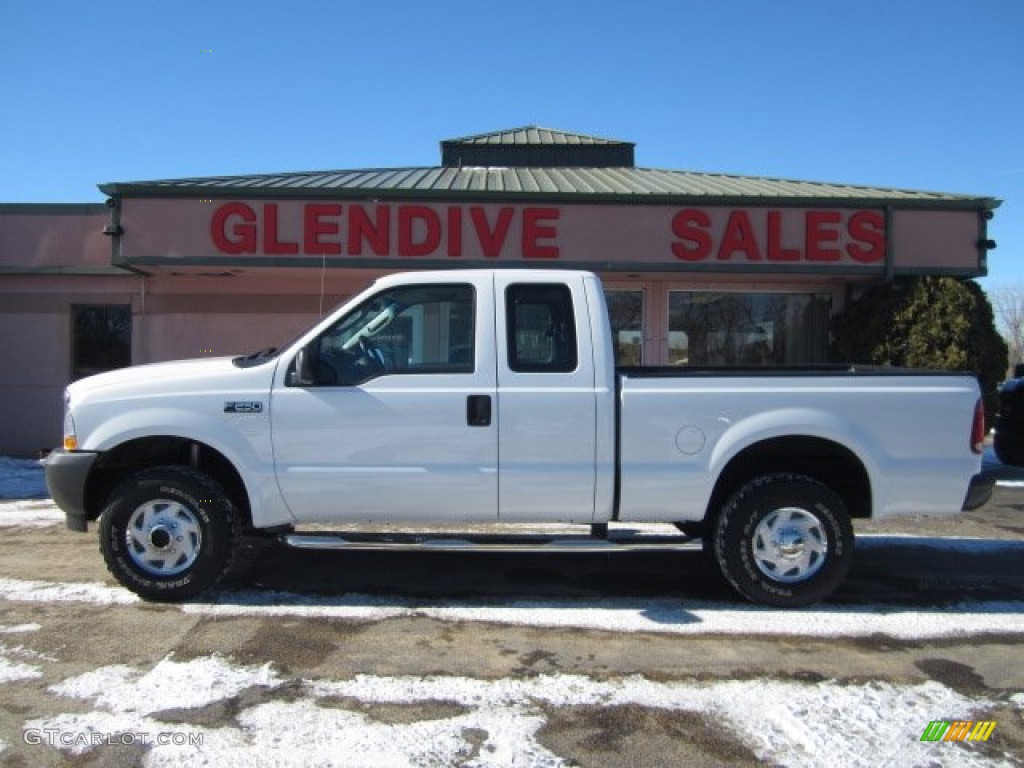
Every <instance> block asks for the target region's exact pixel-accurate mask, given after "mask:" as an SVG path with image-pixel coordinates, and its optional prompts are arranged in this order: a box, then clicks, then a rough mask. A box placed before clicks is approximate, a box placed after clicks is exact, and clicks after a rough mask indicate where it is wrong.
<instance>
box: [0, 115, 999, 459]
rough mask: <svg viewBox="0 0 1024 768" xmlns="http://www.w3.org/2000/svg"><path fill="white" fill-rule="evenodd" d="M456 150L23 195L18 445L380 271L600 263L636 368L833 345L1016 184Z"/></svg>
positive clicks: (952, 246)
mask: <svg viewBox="0 0 1024 768" xmlns="http://www.w3.org/2000/svg"><path fill="white" fill-rule="evenodd" d="M441 150H442V161H441V164H440V165H439V166H434V167H423V168H389V169H371V170H340V171H321V172H311V173H282V174H272V175H259V176H231V177H210V178H194V179H171V180H162V181H144V182H128V183H123V182H118V183H111V184H101V185H100V189H101V190H102V191H103V192H104V193H105V194H106V195H108V200H107V202H106V204H105V205H104V204H82V205H29V204H8V205H0V333H2V334H3V338H4V339H5V355H4V359H5V362H6V364H5V365H4V366H3V367H2V369H0V454H9V455H34V454H35V453H37V452H38V451H40V450H42V449H46V448H50V447H52V446H54V445H56V444H57V442H58V441H59V439H60V434H61V418H62V416H61V412H62V395H61V393H62V390H63V388H64V386H65V385H66V384H67V383H68V382H70V381H72V380H73V379H75V378H78V377H81V376H85V375H88V374H90V373H94V372H97V371H100V370H106V369H109V368H113V367H119V366H122V365H128V364H140V363H148V362H155V361H161V360H169V359H174V358H183V357H199V356H215V355H231V354H239V353H242V352H246V351H252V350H254V349H257V348H261V347H267V346H274V345H277V344H281V343H283V342H285V341H286V340H287V339H289V338H290V337H291V336H292V335H294V334H295V333H297V332H298V331H299V330H301V329H302V328H303V327H305V326H307V325H309V324H310V323H312V322H313V321H314V320H316V319H317V318H318V317H319V316H320V315H321V314H322V313H324V312H327V311H329V310H330V309H331V308H332V307H333V306H335V305H336V304H337V303H338V302H340V301H341V300H343V299H345V298H346V297H348V296H350V295H352V294H353V293H354V292H356V291H357V290H358V289H360V288H361V287H363V286H364V285H366V284H367V283H368V282H369V281H371V280H372V279H373V278H374V277H376V276H378V275H381V274H384V273H386V272H391V271H398V270H410V269H439V268H460V267H480V266H486V267H495V266H496V267H504V266H528V267H562V268H564V267H578V268H581V269H590V270H593V271H595V272H598V273H599V274H600V275H601V276H602V278H603V279H604V281H605V287H606V290H607V298H608V302H609V309H610V311H611V315H612V322H613V329H614V332H615V335H616V338H615V340H616V345H617V353H618V356H619V360H620V362H622V363H624V364H639V363H644V364H654V365H665V364H672V365H687V364H702V365H749V364H768V365H771V364H795V363H814V362H823V361H824V360H825V357H826V354H827V343H828V319H829V317H830V316H831V315H832V314H834V313H835V312H837V311H838V310H840V309H841V308H842V306H843V303H844V301H845V300H846V299H847V297H848V296H849V295H850V294H851V292H856V291H858V290H860V289H861V288H863V287H864V286H866V285H869V284H871V283H873V282H877V281H883V280H889V279H892V278H893V277H895V276H900V275H908V274H942V275H951V276H956V277H975V276H980V275H984V274H985V272H986V253H987V250H988V249H989V248H992V247H994V243H992V242H991V241H990V240H989V239H988V236H987V221H988V220H989V219H990V218H991V217H992V212H993V210H994V209H995V208H996V207H997V206H998V205H999V201H998V200H994V199H992V198H985V197H969V196H963V195H951V194H943V193H932V192H916V191H910V190H899V189H878V188H873V187H863V186H858V187H855V186H850V185H843V184H827V183H820V182H801V181H784V180H776V179H761V178H751V177H737V176H725V175H718V174H700V173H690V172H686V171H669V170H655V169H647V168H637V167H636V166H635V165H634V162H633V145H632V144H630V143H628V142H621V141H614V140H610V139H603V138H598V137H593V136H583V135H579V134H573V133H565V132H561V131H553V130H547V129H542V128H532V127H531V128H522V129H515V130H510V131H500V132H496V133H491V134H484V135H481V136H470V137H466V138H461V139H454V140H450V141H444V142H442V144H441Z"/></svg>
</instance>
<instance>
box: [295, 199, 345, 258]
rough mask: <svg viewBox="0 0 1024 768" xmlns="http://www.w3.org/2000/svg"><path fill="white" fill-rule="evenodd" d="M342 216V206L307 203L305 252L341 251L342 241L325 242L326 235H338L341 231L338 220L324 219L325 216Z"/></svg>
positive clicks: (304, 237)
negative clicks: (323, 238) (322, 238)
mask: <svg viewBox="0 0 1024 768" xmlns="http://www.w3.org/2000/svg"><path fill="white" fill-rule="evenodd" d="M326 216H333V217H335V218H337V219H340V218H341V206H340V205H331V204H322V205H317V204H311V205H307V206H306V208H305V210H304V211H303V217H302V218H303V228H302V232H303V239H302V246H303V253H310V254H323V255H325V256H330V255H337V254H339V253H341V243H339V242H336V241H333V240H332V241H328V242H323V241H322V240H321V239H320V238H321V237H322V236H325V235H337V234H338V233H339V232H340V231H341V224H340V223H339V222H338V221H324V220H323V219H324V217H326Z"/></svg>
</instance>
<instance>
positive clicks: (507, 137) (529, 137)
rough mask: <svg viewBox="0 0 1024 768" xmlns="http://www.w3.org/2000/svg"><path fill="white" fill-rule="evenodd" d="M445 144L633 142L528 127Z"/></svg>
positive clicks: (446, 140)
mask: <svg viewBox="0 0 1024 768" xmlns="http://www.w3.org/2000/svg"><path fill="white" fill-rule="evenodd" d="M441 144H442V145H444V144H500V145H503V146H523V145H536V144H543V145H549V144H628V145H629V146H634V145H633V142H631V141H618V140H617V139H605V138H601V137H600V136H587V135H586V134H583V133H570V132H568V131H559V130H555V129H554V128H541V127H540V126H537V125H526V126H523V127H522V128H509V129H508V130H504V131H492V132H491V133H479V134H477V135H475V136H463V137H462V138H458V139H445V140H444V141H442V142H441Z"/></svg>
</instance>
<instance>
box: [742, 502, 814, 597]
mask: <svg viewBox="0 0 1024 768" xmlns="http://www.w3.org/2000/svg"><path fill="white" fill-rule="evenodd" d="M752 544H753V555H754V562H755V563H756V564H757V567H758V569H759V570H760V571H761V573H763V574H764V575H765V576H767V577H769V578H770V579H772V580H773V581H777V582H782V583H784V584H794V583H796V582H800V581H804V580H805V579H809V578H810V577H812V576H813V575H814V574H816V573H817V572H818V571H819V570H820V569H821V567H822V566H823V565H824V564H825V561H826V560H827V559H828V537H827V535H826V533H825V530H824V527H823V526H822V523H821V521H820V520H819V519H818V518H817V517H815V516H814V515H813V514H811V513H810V512H808V511H807V510H805V509H800V508H798V507H783V508H782V509H777V510H775V511H774V512H772V513H770V514H768V515H766V516H765V518H764V519H763V520H762V521H761V522H760V524H759V525H758V526H757V528H756V529H755V531H754V537H753V541H752Z"/></svg>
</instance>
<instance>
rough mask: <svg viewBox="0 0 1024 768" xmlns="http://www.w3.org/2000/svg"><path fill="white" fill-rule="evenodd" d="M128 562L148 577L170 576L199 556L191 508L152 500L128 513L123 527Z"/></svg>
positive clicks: (200, 536) (198, 538) (197, 531)
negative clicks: (128, 557) (126, 521)
mask: <svg viewBox="0 0 1024 768" xmlns="http://www.w3.org/2000/svg"><path fill="white" fill-rule="evenodd" d="M125 543H126V544H127V549H128V555H129V556H130V557H131V559H132V562H133V563H134V564H135V565H136V566H137V567H138V568H140V569H141V570H142V571H144V572H145V573H147V574H149V575H151V576H174V575H176V574H179V573H181V572H182V571H185V570H188V568H190V567H191V566H192V564H193V563H195V561H196V558H198V557H199V551H200V549H201V547H202V544H203V534H202V531H201V529H200V527H199V520H198V518H197V517H196V516H195V514H194V513H193V512H192V510H191V509H189V508H188V507H186V506H184V505H183V504H181V503H180V502H177V501H172V500H170V499H153V500H152V501H147V502H146V503H145V504H143V505H142V506H140V507H138V508H137V509H136V510H135V511H134V512H132V514H131V517H129V519H128V525H127V526H126V527H125Z"/></svg>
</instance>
